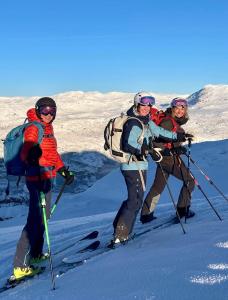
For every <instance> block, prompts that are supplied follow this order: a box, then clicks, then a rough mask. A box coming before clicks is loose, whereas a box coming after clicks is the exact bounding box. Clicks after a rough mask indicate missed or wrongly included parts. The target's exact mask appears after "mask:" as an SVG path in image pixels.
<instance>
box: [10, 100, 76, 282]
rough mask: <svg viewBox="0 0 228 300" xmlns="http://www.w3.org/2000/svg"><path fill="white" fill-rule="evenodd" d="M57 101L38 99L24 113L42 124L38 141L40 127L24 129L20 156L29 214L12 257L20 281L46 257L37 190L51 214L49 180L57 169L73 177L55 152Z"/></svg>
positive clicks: (34, 271) (47, 212)
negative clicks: (24, 176) (43, 197)
mask: <svg viewBox="0 0 228 300" xmlns="http://www.w3.org/2000/svg"><path fill="white" fill-rule="evenodd" d="M56 111H57V107H56V103H55V101H54V100H53V99H52V98H49V97H43V98H40V99H39V100H38V101H37V103H36V105H35V108H31V109H29V110H28V112H27V117H28V121H29V122H33V121H36V122H40V123H41V124H42V126H43V137H42V141H41V143H40V144H38V140H39V129H38V127H37V126H36V125H35V124H34V123H31V125H30V126H28V127H27V128H26V129H25V132H24V144H23V147H22V149H21V154H20V155H21V159H22V161H24V162H25V165H26V185H27V188H28V190H29V196H30V198H29V213H28V218H27V223H26V225H25V227H24V228H23V230H22V234H21V237H20V239H19V241H18V244H17V249H16V254H15V258H14V272H13V273H14V277H15V279H16V280H18V279H19V280H20V279H21V278H23V277H25V276H32V275H34V274H36V273H38V272H39V268H35V267H33V266H32V264H34V263H38V262H40V261H42V260H44V259H46V258H48V256H47V255H46V254H44V253H43V252H42V250H43V244H44V238H43V234H44V224H43V219H42V209H41V207H40V193H41V192H43V193H44V195H45V200H46V215H47V219H49V217H50V210H51V190H52V181H53V178H54V177H56V172H58V173H59V174H60V175H61V176H63V177H64V179H65V180H66V183H67V184H71V183H72V182H73V180H74V175H73V173H72V172H70V171H68V169H67V168H66V167H65V166H64V163H63V161H62V159H61V157H60V155H59V153H58V151H57V142H56V139H55V136H54V131H53V126H52V122H53V121H54V119H55V116H56Z"/></svg>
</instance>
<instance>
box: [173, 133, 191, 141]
mask: <svg viewBox="0 0 228 300" xmlns="http://www.w3.org/2000/svg"><path fill="white" fill-rule="evenodd" d="M193 138H194V135H193V134H191V133H185V132H177V139H176V140H177V142H186V141H187V140H190V141H192V140H193Z"/></svg>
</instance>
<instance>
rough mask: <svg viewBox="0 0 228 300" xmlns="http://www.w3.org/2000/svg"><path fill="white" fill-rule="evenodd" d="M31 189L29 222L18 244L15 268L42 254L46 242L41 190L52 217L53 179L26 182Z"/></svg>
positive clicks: (48, 213) (47, 213) (26, 264)
mask: <svg viewBox="0 0 228 300" xmlns="http://www.w3.org/2000/svg"><path fill="white" fill-rule="evenodd" d="M26 185H27V188H28V190H29V212H28V217H27V223H26V225H25V226H24V228H23V230H22V233H21V237H20V239H19V241H18V244H17V249H16V254H15V257H14V268H16V267H27V266H29V264H30V259H31V258H33V257H34V258H35V257H38V256H39V255H40V254H42V251H43V244H44V237H43V235H44V230H45V228H44V223H43V215H42V208H41V206H40V191H43V192H44V194H45V199H46V216H47V219H49V218H50V210H51V188H52V182H51V180H45V181H42V182H28V181H27V182H26Z"/></svg>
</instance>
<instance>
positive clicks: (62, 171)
mask: <svg viewBox="0 0 228 300" xmlns="http://www.w3.org/2000/svg"><path fill="white" fill-rule="evenodd" d="M58 173H59V174H60V175H61V176H62V177H63V178H64V179H65V180H66V184H67V185H70V184H71V183H72V182H73V181H74V174H73V172H70V171H68V170H67V168H66V167H62V168H60V169H59V170H58Z"/></svg>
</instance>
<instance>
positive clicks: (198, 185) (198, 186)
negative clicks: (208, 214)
mask: <svg viewBox="0 0 228 300" xmlns="http://www.w3.org/2000/svg"><path fill="white" fill-rule="evenodd" d="M191 175H192V176H193V178H194V182H195V185H196V186H197V188H198V189H199V190H200V191H201V193H202V194H203V195H204V197H205V199H206V200H207V202H208V203H209V204H210V206H211V208H212V209H213V211H214V212H215V214H216V215H217V217H218V218H219V220H220V221H222V218H221V217H220V215H219V213H218V212H217V210H216V209H215V208H214V206H213V205H212V203H211V201H210V200H209V198H208V197H207V195H206V194H205V192H204V191H203V189H202V187H201V186H200V184H199V183H198V181H197V180H196V178H195V176H194V175H193V174H192V173H191Z"/></svg>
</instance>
